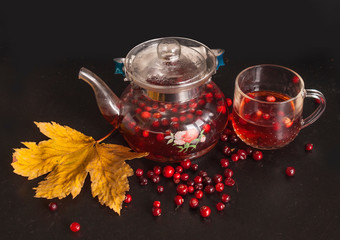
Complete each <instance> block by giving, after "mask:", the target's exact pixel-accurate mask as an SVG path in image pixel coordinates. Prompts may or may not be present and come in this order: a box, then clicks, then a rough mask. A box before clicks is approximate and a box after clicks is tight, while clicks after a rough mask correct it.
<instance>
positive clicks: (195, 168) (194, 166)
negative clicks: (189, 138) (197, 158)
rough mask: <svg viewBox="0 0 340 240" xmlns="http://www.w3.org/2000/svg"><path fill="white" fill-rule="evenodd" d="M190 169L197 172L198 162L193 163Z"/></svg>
mask: <svg viewBox="0 0 340 240" xmlns="http://www.w3.org/2000/svg"><path fill="white" fill-rule="evenodd" d="M190 169H191V170H192V171H193V172H196V171H197V170H198V164H197V163H193V164H191V167H190Z"/></svg>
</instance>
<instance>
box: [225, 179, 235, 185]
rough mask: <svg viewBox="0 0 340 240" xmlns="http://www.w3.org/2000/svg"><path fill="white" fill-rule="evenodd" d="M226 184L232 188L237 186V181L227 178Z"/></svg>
mask: <svg viewBox="0 0 340 240" xmlns="http://www.w3.org/2000/svg"><path fill="white" fill-rule="evenodd" d="M224 184H225V185H227V186H228V187H232V186H234V185H235V180H234V179H232V178H231V177H227V178H226V179H225V180H224Z"/></svg>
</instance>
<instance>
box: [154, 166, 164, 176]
mask: <svg viewBox="0 0 340 240" xmlns="http://www.w3.org/2000/svg"><path fill="white" fill-rule="evenodd" d="M153 173H154V174H156V175H160V174H161V173H162V167H161V166H154V167H153Z"/></svg>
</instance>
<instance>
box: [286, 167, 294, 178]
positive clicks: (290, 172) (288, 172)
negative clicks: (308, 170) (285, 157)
mask: <svg viewBox="0 0 340 240" xmlns="http://www.w3.org/2000/svg"><path fill="white" fill-rule="evenodd" d="M286 175H287V176H288V177H291V176H294V175H295V168H293V167H287V168H286Z"/></svg>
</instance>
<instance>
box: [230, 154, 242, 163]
mask: <svg viewBox="0 0 340 240" xmlns="http://www.w3.org/2000/svg"><path fill="white" fill-rule="evenodd" d="M230 158H231V161H233V162H237V161H238V160H239V159H240V156H239V155H238V154H236V153H234V154H232V155H231V157H230Z"/></svg>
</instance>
